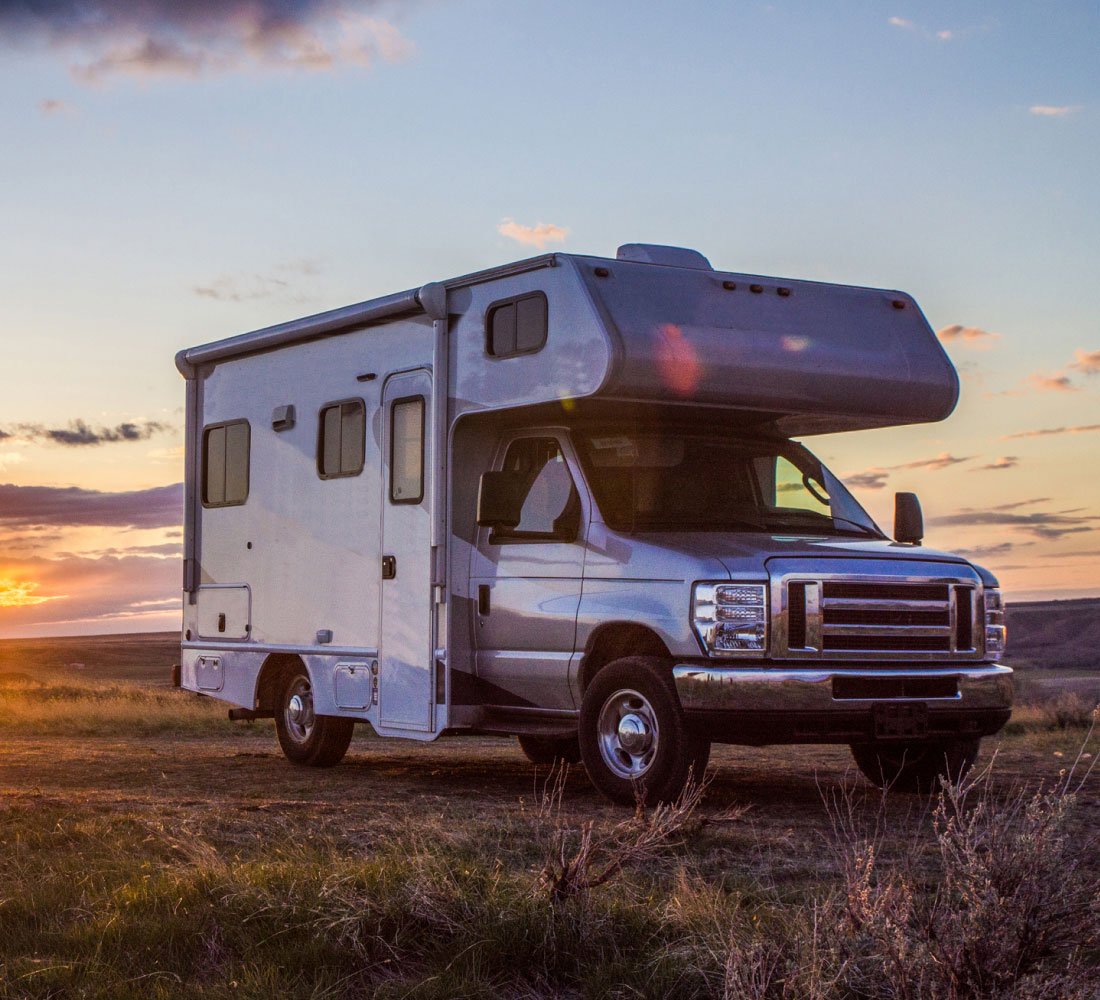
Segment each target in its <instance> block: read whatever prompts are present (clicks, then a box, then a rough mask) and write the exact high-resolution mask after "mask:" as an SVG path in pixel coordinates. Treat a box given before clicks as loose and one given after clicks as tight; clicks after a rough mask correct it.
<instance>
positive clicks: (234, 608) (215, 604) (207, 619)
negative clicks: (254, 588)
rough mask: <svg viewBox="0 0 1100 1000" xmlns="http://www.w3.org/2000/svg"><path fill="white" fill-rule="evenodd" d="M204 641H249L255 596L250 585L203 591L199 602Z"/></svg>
mask: <svg viewBox="0 0 1100 1000" xmlns="http://www.w3.org/2000/svg"><path fill="white" fill-rule="evenodd" d="M195 604H196V611H197V613H198V623H199V638H200V639H236V640H240V639H247V638H248V635H249V632H251V630H252V593H251V591H250V590H249V588H248V586H247V585H246V584H239V585H229V586H221V585H214V586H207V587H200V588H199V591H198V596H197V597H196V598H195Z"/></svg>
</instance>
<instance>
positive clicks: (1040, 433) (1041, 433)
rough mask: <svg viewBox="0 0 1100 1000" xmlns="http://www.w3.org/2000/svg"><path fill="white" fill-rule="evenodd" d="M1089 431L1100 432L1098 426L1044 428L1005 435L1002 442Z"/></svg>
mask: <svg viewBox="0 0 1100 1000" xmlns="http://www.w3.org/2000/svg"><path fill="white" fill-rule="evenodd" d="M1090 431H1100V424H1081V425H1079V426H1077V427H1044V428H1041V429H1040V430H1034V431H1020V432H1019V433H1017V434H1005V435H1004V440H1006V441H1010V440H1012V439H1013V438H1033V437H1049V436H1050V435H1052V434H1087V433H1088V432H1090Z"/></svg>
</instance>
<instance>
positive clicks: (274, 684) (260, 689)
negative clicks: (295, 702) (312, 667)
mask: <svg viewBox="0 0 1100 1000" xmlns="http://www.w3.org/2000/svg"><path fill="white" fill-rule="evenodd" d="M296 670H306V665H305V664H304V663H303V662H302V659H301V657H298V656H293V655H291V654H289V653H272V654H271V656H269V657H268V658H267V659H266V660H264V665H263V666H262V667H261V668H260V676H259V678H258V679H257V681H256V708H257V709H261V710H263V711H267V712H273V711H275V709H276V708H278V701H279V692H280V690H281V689H282V686H283V684H285V683H286V678H287V677H288V675H289V674H291V673H292V672H293V671H296ZM306 673H309V671H308V670H306Z"/></svg>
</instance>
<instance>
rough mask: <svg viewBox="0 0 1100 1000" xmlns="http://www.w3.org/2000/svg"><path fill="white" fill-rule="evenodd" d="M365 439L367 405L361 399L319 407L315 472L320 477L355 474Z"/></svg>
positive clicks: (361, 468)
mask: <svg viewBox="0 0 1100 1000" xmlns="http://www.w3.org/2000/svg"><path fill="white" fill-rule="evenodd" d="M366 443H367V409H366V406H365V404H364V403H363V401H362V400H361V399H347V400H344V401H343V402H340V403H331V404H330V405H328V406H324V407H322V408H321V426H320V431H319V433H318V437H317V472H318V474H319V475H320V477H321V478H322V479H338V478H340V477H341V476H358V475H359V473H360V472H362V471H363V455H364V449H365V447H366Z"/></svg>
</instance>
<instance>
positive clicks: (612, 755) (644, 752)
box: [597, 688, 660, 781]
mask: <svg viewBox="0 0 1100 1000" xmlns="http://www.w3.org/2000/svg"><path fill="white" fill-rule="evenodd" d="M659 738H660V729H659V727H658V726H657V717H656V715H655V713H654V711H653V706H652V705H650V703H649V701H648V700H647V699H646V697H645V696H644V695H642V694H639V693H638V692H637V691H633V690H631V689H629V688H624V689H623V690H621V691H616V692H615V693H614V694H613V695H612V696H611V697H610V698H608V699H607V701H605V702H604V705H603V708H602V709H601V710H600V718H599V722H598V723H597V739H598V742H599V747H600V756H601V757H603V760H604V763H605V764H606V765H607V766H608V768H610V770H611V771H612V773H613V774H616V775H617V776H618V777H620V778H625V779H626V780H628V781H631V780H633V779H635V778H640V777H641V776H642V775H643V774H645V773H646V771H648V770H649V768H650V766H651V765H652V763H653V758H654V757H655V756H656V753H657V746H658V741H659Z"/></svg>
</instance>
